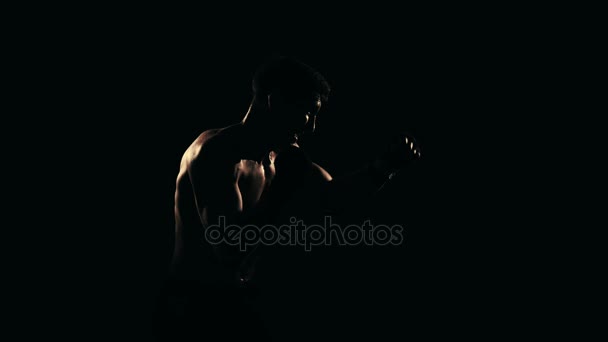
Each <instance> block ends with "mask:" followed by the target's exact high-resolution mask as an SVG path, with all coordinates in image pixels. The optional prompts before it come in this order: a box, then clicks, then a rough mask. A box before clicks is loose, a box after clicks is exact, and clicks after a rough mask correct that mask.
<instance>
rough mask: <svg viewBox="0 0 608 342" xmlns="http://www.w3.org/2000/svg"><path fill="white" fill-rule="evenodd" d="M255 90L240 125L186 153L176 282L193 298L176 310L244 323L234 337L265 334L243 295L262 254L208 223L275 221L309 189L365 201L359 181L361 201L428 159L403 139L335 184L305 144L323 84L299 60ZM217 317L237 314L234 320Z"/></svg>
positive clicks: (260, 79) (179, 193)
mask: <svg viewBox="0 0 608 342" xmlns="http://www.w3.org/2000/svg"><path fill="white" fill-rule="evenodd" d="M253 91H254V96H253V99H252V102H251V105H250V107H249V110H248V112H247V114H246V115H245V117H244V118H243V120H242V121H241V122H239V123H236V124H234V125H231V126H228V127H225V128H220V129H210V130H207V131H205V132H203V133H202V134H201V135H200V136H199V137H198V138H197V139H196V140H195V141H194V142H193V143H192V145H191V146H190V147H189V148H188V149H187V150H186V152H185V153H184V155H183V158H182V161H181V166H180V172H179V175H178V177H177V182H176V192H175V220H176V221H175V223H176V227H175V252H174V258H173V265H172V277H173V279H177V281H176V284H179V285H176V287H178V288H179V287H181V288H180V290H179V291H178V292H181V293H182V294H183V293H185V292H187V293H188V294H187V295H182V296H181V298H182V302H181V304H180V305H182V307H181V308H177V309H175V310H178V311H179V310H182V311H185V312H186V313H185V315H192V310H196V311H197V312H198V313H199V314H200V312H201V311H207V312H209V311H210V312H212V313H210V314H203V315H202V316H201V315H199V314H196V315H195V316H196V317H197V318H196V320H197V322H201V321H204V320H206V321H207V323H208V325H207V326H209V327H210V328H213V329H215V330H216V331H220V332H223V333H226V331H227V330H229V329H231V327H234V326H237V327H238V328H235V329H236V330H238V331H244V333H243V334H242V335H238V333H236V331H235V330H234V329H232V330H231V331H232V333H236V334H235V338H236V337H237V336H236V335H238V337H248V336H251V335H252V334H253V335H255V334H258V335H260V334H262V332H260V331H256V332H255V333H254V332H252V331H254V330H256V329H257V328H256V326H255V325H256V324H257V323H251V322H252V321H254V318H253V317H251V319H249V317H248V315H251V312H250V310H249V309H247V308H246V307H245V306H244V305H243V302H244V301H243V298H244V297H241V296H242V295H241V293H242V292H239V290H238V289H241V288H243V285H244V284H245V283H246V282H247V281H248V280H249V277H250V274H248V272H249V271H250V269H251V263H250V262H249V261H250V260H251V259H252V254H255V252H251V251H246V252H243V251H239V250H238V247H236V246H229V245H211V244H209V243H207V242H206V241H205V239H204V234H205V229H206V228H207V227H208V226H209V225H211V224H217V223H218V220H219V217H220V216H221V217H224V218H225V220H226V224H227V225H228V224H237V225H241V226H242V225H246V224H251V223H253V224H259V225H262V224H265V223H274V222H276V221H275V220H276V217H277V215H278V213H280V212H281V210H282V207H283V206H284V205H285V203H286V202H288V201H289V200H290V199H291V198H293V197H294V196H296V193H298V192H301V191H303V190H305V191H308V192H309V195H310V194H311V193H312V194H314V196H320V197H321V196H322V199H321V198H319V200H318V201H316V202H315V203H321V205H322V206H327V207H332V208H334V207H339V206H343V205H346V203H347V202H348V201H347V199H349V200H359V199H358V197H357V196H355V195H353V194H351V193H348V192H347V190H348V189H351V190H352V188H353V187H352V186H351V184H353V182H355V184H356V185H357V189H358V193H359V194H358V195H359V196H369V195H370V194H372V193H373V192H374V191H376V190H377V189H378V188H379V187H380V186H382V184H383V183H384V182H385V181H386V180H388V179H389V178H390V177H389V176H390V175H391V174H393V173H394V172H396V171H397V170H399V169H400V168H402V167H403V166H404V165H406V164H408V163H409V162H410V161H412V160H414V159H417V158H418V157H419V156H420V150H419V148H418V147H417V146H416V143H415V141H414V140H413V139H412V138H411V137H405V136H402V137H401V138H400V139H399V140H398V141H396V142H395V143H393V144H392V145H391V146H390V148H389V149H388V150H387V153H384V154H383V155H382V156H380V157H378V158H377V159H376V160H375V161H374V162H372V163H371V164H370V165H366V166H364V167H363V168H361V169H360V170H359V171H358V172H355V173H353V175H351V176H350V177H345V178H344V179H342V180H341V179H337V180H333V179H332V177H331V176H330V175H329V173H328V172H327V171H325V170H324V169H323V168H322V167H320V166H319V165H317V164H315V163H313V162H311V161H310V160H309V159H308V158H307V157H306V155H305V154H304V153H303V151H302V150H301V149H300V148H299V146H298V138H299V137H300V136H301V135H302V134H303V133H306V132H313V131H314V130H315V124H316V117H317V113H318V112H319V110H320V109H321V106H322V104H323V102H324V101H326V100H327V97H328V95H329V91H330V88H329V86H328V84H327V82H326V81H325V79H324V78H323V77H322V76H321V75H320V74H319V73H318V72H316V71H314V70H313V69H312V68H310V67H309V66H307V65H305V64H303V63H301V62H299V61H296V60H294V59H291V58H280V59H277V60H274V61H272V62H270V63H268V64H266V65H264V66H262V67H261V68H260V69H258V71H257V72H256V74H255V76H254V79H253ZM312 189H314V190H312ZM350 192H352V191H350ZM297 196H299V195H297ZM320 209H321V210H323V208H320ZM269 257H271V256H269ZM185 288H190V289H191V290H184V289H185ZM194 293H198V294H194ZM200 293H206V294H204V295H199V294H200ZM210 293H211V295H210ZM193 294H194V295H193ZM201 296H203V297H201ZM178 297H179V296H178ZM193 297H197V298H198V300H197V299H193ZM184 301H187V302H188V303H184ZM175 302H179V300H176V301H175ZM176 306H179V305H177V304H176ZM184 307H189V308H190V309H184ZM218 316H220V317H225V316H227V317H230V318H229V319H228V320H227V321H228V322H230V323H226V320H225V319H219V320H218V319H217V317H218ZM203 326H204V324H203ZM197 327H199V328H200V326H199V325H197ZM200 330H204V329H203V328H200ZM204 334H205V333H204V332H202V331H201V335H204Z"/></svg>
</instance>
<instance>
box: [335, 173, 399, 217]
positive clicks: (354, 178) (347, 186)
mask: <svg viewBox="0 0 608 342" xmlns="http://www.w3.org/2000/svg"><path fill="white" fill-rule="evenodd" d="M395 173H396V172H395V170H392V169H390V168H389V167H388V166H387V165H386V164H385V163H383V162H382V161H373V162H370V163H368V164H365V165H364V166H362V167H361V168H359V169H357V170H356V171H354V172H352V173H350V174H347V175H344V176H342V177H337V178H334V179H333V180H332V181H331V182H329V184H328V185H327V189H326V192H325V207H326V208H327V209H328V212H330V213H338V214H339V213H341V212H344V211H345V210H348V209H352V208H356V207H361V206H365V205H366V204H368V203H370V202H371V201H372V200H373V198H374V196H375V195H376V193H377V192H378V191H379V190H380V189H381V188H382V187H383V186H384V185H385V184H386V183H387V182H388V181H390V179H391V178H392V176H393V175H394V174H395Z"/></svg>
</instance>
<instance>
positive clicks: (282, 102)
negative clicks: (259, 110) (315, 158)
mask: <svg viewBox="0 0 608 342" xmlns="http://www.w3.org/2000/svg"><path fill="white" fill-rule="evenodd" d="M329 92H330V87H329V84H328V83H327V81H326V80H325V78H323V76H322V75H321V74H320V73H319V72H317V71H315V70H314V69H312V68H311V67H310V66H308V65H306V64H304V63H302V62H300V61H297V60H295V59H293V58H290V57H280V58H276V59H274V60H272V61H270V62H268V63H266V64H264V65H262V66H261V67H260V68H258V70H257V71H256V73H255V75H254V77H253V93H254V98H255V101H256V102H257V103H259V104H263V106H264V108H266V109H267V111H266V113H267V114H268V116H267V118H268V119H270V120H272V127H273V130H274V133H276V135H277V138H279V139H282V137H285V139H287V140H291V139H292V138H293V137H294V135H295V136H297V135H300V134H301V133H303V132H304V131H314V128H315V122H316V115H317V113H318V112H319V110H320V108H321V103H322V102H324V101H327V98H328V96H329ZM296 140H297V137H296Z"/></svg>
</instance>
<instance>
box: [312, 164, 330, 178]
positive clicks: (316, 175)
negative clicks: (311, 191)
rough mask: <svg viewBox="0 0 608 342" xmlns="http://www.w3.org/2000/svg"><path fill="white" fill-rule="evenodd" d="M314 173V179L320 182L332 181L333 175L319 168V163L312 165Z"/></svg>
mask: <svg viewBox="0 0 608 342" xmlns="http://www.w3.org/2000/svg"><path fill="white" fill-rule="evenodd" d="M312 173H313V177H314V178H316V179H318V180H320V181H325V182H329V181H331V180H332V177H331V175H330V174H329V172H327V171H326V170H325V169H324V168H322V167H321V166H319V165H318V164H317V163H312Z"/></svg>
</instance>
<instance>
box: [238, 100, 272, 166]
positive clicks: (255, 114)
mask: <svg viewBox="0 0 608 342" xmlns="http://www.w3.org/2000/svg"><path fill="white" fill-rule="evenodd" d="M240 125H241V127H242V132H243V135H242V136H243V139H242V144H241V148H240V149H241V151H242V153H243V155H244V157H246V158H247V159H250V160H261V159H263V158H264V157H265V156H266V154H267V153H268V152H269V151H270V150H271V148H272V143H271V141H270V140H269V139H268V137H269V136H270V134H269V133H270V132H269V131H268V127H269V125H268V124H267V123H266V122H264V112H263V108H261V109H260V108H258V106H256V105H255V103H252V104H251V105H250V106H249V110H248V111H247V114H245V117H244V118H243V120H242V121H241V123H240Z"/></svg>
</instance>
